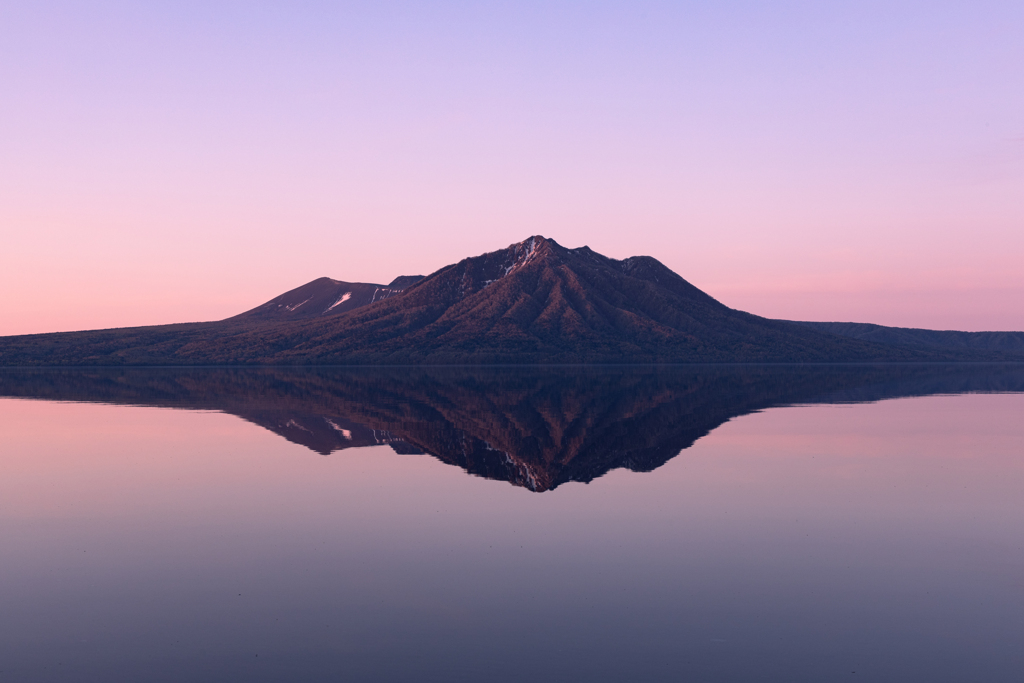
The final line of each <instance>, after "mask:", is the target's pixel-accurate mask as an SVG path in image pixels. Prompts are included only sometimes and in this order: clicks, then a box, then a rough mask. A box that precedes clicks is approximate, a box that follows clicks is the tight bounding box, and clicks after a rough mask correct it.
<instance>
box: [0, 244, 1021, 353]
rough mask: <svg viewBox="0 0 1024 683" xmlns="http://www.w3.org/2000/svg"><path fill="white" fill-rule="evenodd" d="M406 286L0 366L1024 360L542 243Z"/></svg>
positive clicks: (290, 296) (85, 345)
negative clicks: (865, 327) (807, 318)
mask: <svg viewBox="0 0 1024 683" xmlns="http://www.w3.org/2000/svg"><path fill="white" fill-rule="evenodd" d="M413 279H414V277H409V278H399V279H398V280H396V281H395V282H394V283H392V286H389V287H387V288H381V286H379V285H368V284H359V283H344V282H338V281H334V280H329V279H327V278H323V279H321V280H316V281H314V282H311V283H309V284H307V285H304V286H303V287H300V288H298V289H296V290H292V291H291V292H288V293H286V294H284V295H282V296H281V297H278V298H276V299H274V300H272V301H270V302H268V303H267V304H264V305H263V306H260V307H257V308H256V309H253V310H252V311H248V312H246V313H244V314H242V315H240V316H235V317H234V318H229V319H228V320H225V321H221V322H217V323H194V324H188V325H167V326H159V327H145V328H131V329H118V330H98V331H91V332H75V333H60V334H49V335H26V336H21V337H7V338H3V339H0V364H2V365H7V366H11V365H41V364H53V365H165V364H172V365H183V364H191V365H207V364H253V365H260V364H262V365H314V364H343V365H353V364H504V363H515V364H537V363H546V364H551V363H563V364H564V363H569V364H573V363H694V362H748V363H761V362H875V361H887V362H899V361H949V360H1005V359H1024V354H1017V353H1016V352H1014V351H1007V350H1002V349H997V350H990V349H967V348H959V349H950V348H941V347H928V348H925V347H910V346H906V345H893V344H884V343H878V342H875V341H870V340H863V339H855V338H851V337H849V336H843V335H840V334H834V333H832V332H829V331H827V330H819V329H816V328H814V327H812V326H808V325H804V324H799V323H793V322H787V321H781V320H769V319H766V318H761V317H758V316H756V315H751V314H749V313H744V312H742V311H737V310H734V309H731V308H729V307H727V306H725V305H723V304H722V303H720V302H718V301H716V300H715V299H713V298H712V297H710V296H708V295H707V294H705V293H704V292H702V291H700V290H699V289H697V288H696V287H694V286H693V285H691V284H690V283H688V282H686V280H684V279H683V278H681V277H680V276H679V275H677V274H676V273H674V272H672V271H671V270H670V269H668V268H667V267H665V266H664V265H662V264H661V263H660V262H658V261H657V260H656V259H654V258H651V257H649V256H636V257H632V258H627V259H624V260H616V259H611V258H607V257H605V256H602V255H600V254H597V253H596V252H594V251H592V250H591V249H589V248H587V247H581V248H578V249H567V248H565V247H562V246H561V245H559V244H558V243H556V242H555V241H554V240H549V239H546V238H544V237H541V236H535V237H531V238H530V239H528V240H525V241H524V242H521V243H519V244H514V245H511V246H510V247H508V248H507V249H502V250H499V251H495V252H491V253H487V254H483V255H481V256H476V257H472V258H467V259H464V260H462V261H460V262H458V263H456V264H453V265H450V266H447V267H445V268H442V269H441V270H438V271H437V272H435V273H433V274H431V275H430V276H428V277H426V278H422V279H420V280H418V281H416V282H412V280H413ZM399 285H401V286H402V288H401V289H399ZM371 288H372V290H371ZM384 290H386V295H384V294H385V292H384ZM346 295H348V298H346Z"/></svg>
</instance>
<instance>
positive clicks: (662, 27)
mask: <svg viewBox="0 0 1024 683" xmlns="http://www.w3.org/2000/svg"><path fill="white" fill-rule="evenodd" d="M1022 36H1024V3H1022V2H1020V1H1019V0H1014V1H1009V0H1006V1H1003V2H984V1H982V2H971V3H967V2H959V3H950V2H832V3H815V2H775V3H765V2H759V3H755V2H721V3H697V2H628V3H627V2H619V3H608V2H578V3H570V2H536V3H532V2H524V1H522V0H519V1H517V2H509V3H497V2H495V3H482V2H480V3H471V2H463V3H456V2H449V3H389V2H373V3H328V2H289V3H264V2H251V1H248V2H211V1H209V0H207V1H204V2H183V1H181V0H178V1H175V2H149V3H128V2H77V3H72V2H68V3H55V2H45V1H41V2H4V1H3V0H0V86H2V88H0V105H2V106H0V238H2V240H0V244H2V249H0V292H2V294H3V296H2V298H0V334H20V333H29V332H49V331H57V330H71V329H82V328H93V327H112V326H126V325H138V324H156V323H168V322H179V321H186V320H209V319H217V318H222V317H226V316H229V315H232V314H234V313H237V312H239V311H241V310H244V309H247V308H251V307H253V306H255V305H257V304H259V303H262V302H263V301H265V300H267V299H270V298H271V297H273V296H276V295H277V294H279V293H281V292H283V291H285V290H287V289H291V288H292V287H295V286H298V285H300V284H302V283H304V282H307V281H309V280H312V279H314V278H316V277H320V276H324V275H326V276H330V277H333V278H336V279H340V280H350V281H369V282H387V281H390V280H391V279H392V278H394V277H395V276H397V275H402V274H412V273H429V272H431V271H433V270H435V269H437V268H439V267H441V266H443V265H446V264H448V263H451V262H454V261H457V260H458V259H460V258H463V257H465V256H470V255H475V254H478V253H481V252H484V251H491V250H494V249H498V248H501V247H504V246H507V245H508V244H510V243H512V242H517V241H520V240H522V239H524V238H526V237H528V236H530V235H533V234H543V235H546V236H548V237H552V238H554V239H555V240H557V241H558V242H560V243H561V244H563V245H565V246H568V247H577V246H582V245H584V244H586V245H589V246H590V247H591V248H593V249H595V250H597V251H599V252H602V253H604V254H606V255H609V256H613V257H617V258H623V257H626V256H630V255H633V254H650V255H652V256H655V257H657V258H658V259H660V260H661V261H662V262H664V263H665V264H666V265H668V266H669V267H671V268H673V269H674V270H676V271H677V272H678V273H680V274H681V275H682V276H683V277H685V278H687V279H688V280H690V281H691V282H692V283H694V284H695V285H697V286H698V287H701V288H702V289H704V290H706V291H707V292H708V293H710V294H711V295H713V296H715V297H717V298H719V299H720V300H722V301H723V302H724V303H726V304H728V305H730V306H734V307H737V308H742V309H745V310H749V311H751V312H753V313H757V314H760V315H765V316H770V317H786V318H792V319H808V320H858V321H866V322H878V323H883V324H891V325H905V326H920V327H933V328H957V329H968V330H983V329H1018V330H1024V268H1022V267H1021V264H1020V261H1021V257H1022V256H1024V39H1022Z"/></svg>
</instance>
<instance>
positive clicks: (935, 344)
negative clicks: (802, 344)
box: [800, 322, 1024, 356]
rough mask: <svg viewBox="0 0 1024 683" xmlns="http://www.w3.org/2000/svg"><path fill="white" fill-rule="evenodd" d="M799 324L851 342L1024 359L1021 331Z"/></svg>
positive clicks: (1022, 333) (1023, 337)
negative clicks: (997, 353)
mask: <svg viewBox="0 0 1024 683" xmlns="http://www.w3.org/2000/svg"><path fill="white" fill-rule="evenodd" d="M800 324H801V325H804V326H806V327H810V328H811V329H815V330H818V331H819V332H827V333H829V334H838V335H840V336H842V337H850V338H851V339H861V340H864V341H870V342H876V343H879V344H890V345H894V346H905V347H910V348H919V349H950V350H960V351H1002V352H1006V353H1016V354H1021V355H1022V356H1024V332H958V331H955V330H922V329H917V328H912V327H884V326H882V325H873V324H871V323H815V322H801V323H800Z"/></svg>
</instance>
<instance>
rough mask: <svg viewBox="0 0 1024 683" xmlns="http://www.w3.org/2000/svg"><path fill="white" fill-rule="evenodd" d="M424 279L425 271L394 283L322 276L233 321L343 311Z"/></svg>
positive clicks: (389, 295)
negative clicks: (348, 280)
mask: <svg viewBox="0 0 1024 683" xmlns="http://www.w3.org/2000/svg"><path fill="white" fill-rule="evenodd" d="M422 279H423V276H422V275H403V276H401V277H398V278H395V280H394V282H392V283H391V284H390V285H375V284H370V283H365V282H342V281H340V280H332V279H331V278H329V277H322V278H319V279H317V280H313V281H312V282H308V283H306V284H304V285H302V286H301V287H296V288H295V289H293V290H290V291H287V292H285V293H284V294H282V295H281V296H278V297H274V298H273V299H271V300H270V301H268V302H267V303H265V304H263V305H261V306H257V307H256V308H254V309H252V310H249V311H246V312H245V313H240V314H238V315H236V316H234V317H232V318H228V320H229V321H241V322H247V321H253V322H267V321H282V320H306V319H309V318H318V317H322V316H325V315H340V314H341V313H346V312H348V311H351V310H353V309H356V308H360V307H362V306H368V305H369V304H372V303H374V302H377V301H383V300H384V299H388V298H391V297H393V296H395V295H396V294H401V293H402V292H403V291H404V290H405V289H406V288H407V287H411V286H412V285H414V284H416V283H417V282H419V281H420V280H422Z"/></svg>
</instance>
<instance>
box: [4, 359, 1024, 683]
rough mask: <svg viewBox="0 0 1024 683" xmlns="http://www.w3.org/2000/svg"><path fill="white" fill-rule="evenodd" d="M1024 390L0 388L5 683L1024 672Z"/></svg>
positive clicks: (803, 377)
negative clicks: (47, 682) (49, 682)
mask: <svg viewBox="0 0 1024 683" xmlns="http://www.w3.org/2000/svg"><path fill="white" fill-rule="evenodd" d="M1022 392H1024V367H1022V366H884V367H856V366H845V367H840V366H832V367H830V366H818V367H813V366H811V367H775V368H766V367H753V366H748V367H703V368H633V369H624V368H620V369H604V370H597V369H585V370H584V369H570V368H562V369H511V368H506V369H492V370H469V369H457V368H450V369H436V370H423V369H419V370H416V369H386V370H385V369H382V370H341V369H338V370H316V371H314V370H284V369H265V370H226V369H206V370H202V369H189V370H161V369H149V370H145V369H140V370H39V371H18V370H2V371H0V397H2V398H0V558H2V559H0V680H10V681H26V682H32V681H76V682H77V681H104V682H107V681H141V680H145V681H184V680H188V681H286V680H296V681H298V680H301V681H526V680H529V681H780V682H781V681H900V682H907V681H928V682H930V683H935V682H942V681H951V682H952V681H957V682H960V681H1019V680H1021V672H1022V671H1024V419H1022V418H1024V393H1022Z"/></svg>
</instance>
